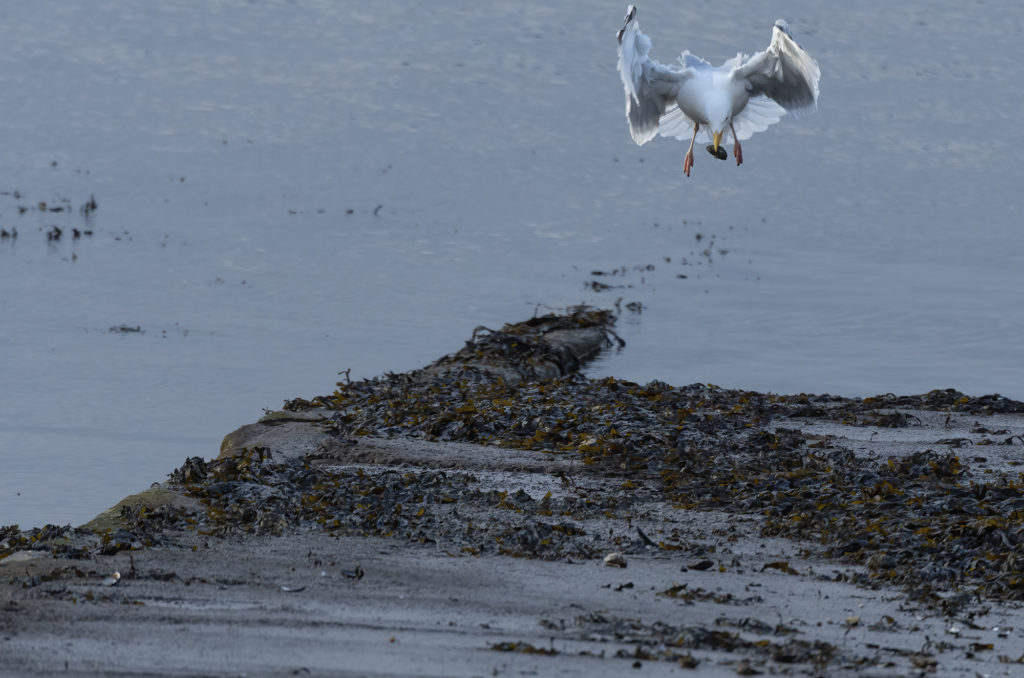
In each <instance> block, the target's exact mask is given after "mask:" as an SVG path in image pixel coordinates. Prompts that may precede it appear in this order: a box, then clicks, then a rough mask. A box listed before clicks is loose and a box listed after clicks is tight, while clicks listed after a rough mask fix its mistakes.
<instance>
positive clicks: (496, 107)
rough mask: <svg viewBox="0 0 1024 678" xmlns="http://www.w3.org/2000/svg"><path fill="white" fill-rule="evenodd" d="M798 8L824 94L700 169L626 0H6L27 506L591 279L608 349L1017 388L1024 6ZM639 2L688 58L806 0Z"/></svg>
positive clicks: (611, 370) (758, 382)
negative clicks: (650, 136)
mask: <svg viewBox="0 0 1024 678" xmlns="http://www.w3.org/2000/svg"><path fill="white" fill-rule="evenodd" d="M783 5H784V10H783V11H780V12H779V13H780V14H785V15H786V18H788V19H789V21H790V23H791V25H792V26H793V28H794V30H795V31H796V32H797V35H798V37H799V38H800V39H801V42H802V44H803V45H804V46H805V47H806V48H807V49H808V50H809V51H810V52H811V53H812V54H813V55H814V56H815V57H816V58H817V59H818V61H819V63H820V64H821V69H822V74H823V75H822V109H821V110H820V111H818V112H817V113H816V114H814V115H813V116H810V117H807V118H804V119H801V120H792V119H784V120H783V121H782V122H781V123H780V124H779V125H776V126H775V127H773V128H772V129H771V130H769V131H768V132H766V133H764V134H759V135H756V136H755V137H754V138H752V139H751V140H750V141H749V142H747V144H745V145H744V155H745V162H744V165H743V166H742V167H740V168H737V167H735V166H734V165H732V164H731V163H719V162H717V161H714V160H713V159H711V158H710V157H707V156H703V157H698V158H697V163H698V164H697V166H696V167H695V168H694V172H693V176H692V177H691V178H690V179H686V178H684V177H683V176H682V172H681V170H682V154H683V151H684V150H685V148H684V146H683V145H682V144H680V143H678V142H675V141H674V140H666V139H656V140H655V141H654V142H652V143H651V144H649V145H647V146H644V147H642V148H637V147H636V146H634V145H633V144H632V141H631V140H630V139H629V135H628V133H627V131H626V126H625V121H624V119H623V114H622V108H623V106H622V91H621V86H620V84H619V82H618V77H617V75H616V73H615V71H614V62H615V40H614V35H615V31H616V30H617V29H618V27H619V21H620V19H621V15H622V9H623V8H622V7H620V6H619V5H618V4H614V5H612V4H611V3H605V4H603V5H601V6H600V7H595V5H594V4H593V3H584V2H567V3H560V4H558V5H557V6H550V5H543V6H535V7H524V6H522V5H521V3H511V2H497V3H490V4H488V5H487V6H486V7H483V6H478V5H475V4H471V3H464V2H449V3H419V4H410V3H407V2H393V1H391V0H387V1H384V2H378V3H373V4H372V5H369V6H367V5H360V6H359V9H358V10H355V9H353V8H354V7H355V6H354V5H350V4H346V3H334V2H319V3H316V2H312V3H302V4H287V3H276V2H274V3H249V2H244V1H243V0H230V1H229V0H223V1H219V2H208V3H176V2H170V3H160V4H159V5H157V4H153V3H148V2H142V1H141V0H138V1H137V2H120V3H111V4H107V5H105V6H102V7H95V6H89V7H85V6H82V7H79V6H77V5H74V4H69V3H60V2H48V1H47V2H37V3H23V4H22V5H18V6H12V7H10V8H8V12H7V16H6V17H5V21H4V22H3V24H2V25H0V44H3V45H4V49H3V50H0V88H2V91H3V92H4V93H5V94H4V122H5V124H4V127H3V131H2V132H0V134H2V135H3V137H2V139H0V141H2V143H0V160H2V166H3V167H4V168H5V171H4V174H3V179H2V181H0V193H2V194H0V228H4V229H8V230H12V229H14V228H16V229H17V231H18V237H17V238H16V239H13V238H7V239H0V285H2V287H3V290H4V293H3V295H2V297H0V317H2V319H3V320H2V324H0V345H2V351H0V356H2V357H0V369H2V374H3V385H4V388H3V391H2V396H0V397H2V400H0V411H2V412H3V414H4V416H3V420H2V422H0V464H2V467H3V472H2V473H0V524H3V523H12V522H18V523H22V524H23V525H28V524H41V523H43V522H58V523H64V522H75V523H77V522H82V521H84V520H86V519H88V518H90V517H92V515H94V514H95V513H97V512H98V511H100V510H102V509H104V508H106V507H107V506H109V505H110V504H112V503H113V502H114V501H116V500H117V499H118V498H120V497H121V496H123V495H125V494H128V493H130V492H133V491H137V490H139V489H141V488H144V487H145V486H146V485H147V484H148V483H149V482H151V481H154V480H159V479H161V478H162V477H163V475H164V474H165V473H167V472H168V471H169V470H170V469H171V468H173V467H174V466H176V465H177V464H179V463H180V462H181V461H182V460H183V459H184V458H185V457H186V456H189V455H194V454H198V455H202V456H206V457H210V456H214V455H215V454H216V453H217V447H218V445H219V441H220V438H221V436H223V435H224V434H225V433H227V432H228V431H230V430H231V429H233V428H235V427H237V426H239V425H241V424H244V423H247V422H249V421H252V420H253V419H255V418H256V417H257V416H259V414H260V409H261V408H263V407H271V408H273V407H277V406H278V405H280V403H281V402H282V401H283V400H284V399H287V398H291V397H293V396H298V395H302V396H307V397H308V396H311V395H315V394H320V393H325V392H327V391H329V390H330V389H331V388H332V387H333V383H334V381H335V380H336V379H337V372H338V371H341V370H345V369H349V368H351V370H352V372H351V373H352V376H353V377H365V376H372V375H375V374H379V373H381V372H384V371H386V370H393V371H401V370H406V369H410V368H413V367H417V366H420V365H423V364H425V363H427V362H429V361H431V360H433V359H434V358H436V357H437V356H439V355H440V354H442V353H445V352H449V351H454V350H456V349H457V348H458V347H459V346H461V344H462V341H463V340H464V339H465V338H466V337H467V336H468V335H469V333H470V332H471V331H472V328H473V327H475V326H477V325H480V324H483V325H488V326H496V325H500V324H501V323H502V322H504V321H509V320H517V319H521V318H523V317H525V316H528V315H530V314H532V313H534V312H535V311H537V310H541V311H543V310H544V309H545V308H548V307H559V306H563V305H566V304H574V303H579V302H587V303H592V304H596V305H602V306H611V305H613V304H615V303H616V301H619V303H620V305H621V306H622V308H623V317H622V320H621V322H620V333H621V334H622V336H623V337H624V338H625V339H626V340H627V342H628V346H627V347H626V349H625V350H623V351H621V352H617V353H610V354H608V355H606V356H605V357H603V358H602V359H601V360H600V361H599V362H598V363H597V364H596V365H594V366H592V368H591V373H593V374H600V375H604V374H614V375H616V376H620V377H623V378H627V379H632V380H636V381H641V382H642V381H647V380H650V379H655V378H657V379H661V380H664V381H668V382H672V383H689V382H694V381H702V382H713V383H717V384H720V385H724V386H739V387H748V388H755V389H761V390H771V391H776V392H796V391H815V392H822V391H831V392H837V393H842V394H844V395H866V394H871V393H876V392H887V391H890V392H900V393H908V392H919V391H924V390H928V389H931V388H937V387H955V388H959V389H961V390H964V391H967V392H971V393H975V394H980V393H987V392H1001V393H1003V394H1004V395H1008V396H1012V397H1017V398H1024V389H1022V387H1021V384H1022V383H1024V379H1022V376H1024V370H1022V367H1021V363H1020V361H1019V359H1018V352H1017V350H1016V349H1017V346H1018V344H1019V337H1020V336H1021V335H1022V333H1024V332H1022V330H1024V326H1022V325H1024V321H1022V317H1021V314H1020V302H1019V299H1018V296H1019V295H1018V294H1017V293H1016V290H1018V289H1020V286H1021V282H1022V281H1021V276H1022V274H1021V271H1022V270H1024V266H1022V263H1024V262H1022V256H1024V255H1022V250H1021V248H1019V247H1018V246H1017V242H1018V238H1019V236H1018V231H1019V226H1020V222H1021V197H1020V190H1019V187H1020V186H1021V185H1024V181H1022V171H1021V170H1020V168H1019V165H1018V164H1017V163H1016V160H1015V158H1014V155H1013V153H1012V152H1011V149H1015V148H1020V147H1021V142H1022V139H1021V135H1022V132H1021V130H1020V126H1019V125H1018V124H1017V121H1016V117H1017V112H1018V111H1019V110H1021V109H1022V103H1024V102H1022V98H1024V91H1022V90H1020V88H1014V87H1006V86H1005V83H1013V82H1019V81H1020V80H1021V76H1022V75H1024V74H1022V73H1021V70H1022V67H1021V66H1020V63H1019V59H1018V58H1017V51H1016V48H1015V45H1016V44H1018V43H1019V41H1020V39H1021V33H1022V25H1024V9H1019V8H1016V6H1014V7H1005V6H1000V7H998V8H995V7H989V6H986V5H984V4H981V3H974V4H973V5H972V4H971V3H968V5H970V6H965V5H964V3H962V2H960V3H953V2H951V1H946V2H939V3H938V4H936V3H932V4H930V5H928V6H927V8H923V7H922V8H913V7H906V8H903V7H893V6H891V5H890V4H888V3H881V2H870V3H861V4H860V5H858V6H857V7H856V8H850V9H842V10H838V9H835V8H832V7H826V6H821V5H819V4H818V3H811V2H808V1H794V2H788V3H783ZM640 9H641V14H640V21H641V24H642V25H643V26H644V28H645V30H646V31H647V32H649V33H650V34H651V36H652V38H653V40H654V45H655V47H654V54H655V56H656V57H658V58H660V59H661V60H662V61H669V60H671V59H672V57H673V55H674V53H675V52H676V51H678V50H680V49H682V48H684V47H687V48H689V49H691V50H693V51H694V52H695V53H698V54H701V55H702V56H705V57H708V58H711V59H712V60H716V61H717V60H724V59H725V58H728V57H730V56H732V55H733V54H734V53H735V51H736V50H737V49H746V50H748V51H753V50H755V49H761V48H762V47H763V46H764V45H765V44H766V43H767V40H768V38H769V36H770V29H771V25H772V22H773V21H774V19H775V18H777V17H776V16H775V15H774V14H773V15H766V14H765V15H761V14H757V13H756V12H755V13H754V14H749V12H750V9H749V8H748V7H747V6H746V5H740V4H736V3H731V2H726V3H697V4H695V5H693V6H689V5H688V6H687V7H685V8H681V7H679V6H678V3H670V2H667V1H665V0H662V1H658V2H650V3H647V4H645V5H643V6H642V7H641V8H640ZM965 12H966V13H968V14H969V16H970V21H962V20H960V19H958V17H959V16H961V15H964V13H965ZM879 17H884V18H885V21H880V20H879ZM695 26H698V27H699V29H695V28H694V27H695ZM15 192H17V193H15ZM91 195H95V196H96V199H97V202H98V205H99V207H98V209H97V210H96V211H95V212H94V213H93V214H92V215H91V216H90V217H89V218H88V219H86V217H84V216H83V215H82V214H81V212H80V211H79V208H80V206H81V205H82V204H83V203H85V202H86V201H87V200H88V199H89V196H91ZM40 202H46V203H47V206H48V207H47V209H46V210H45V211H44V210H41V209H40V206H39V203H40ZM56 205H68V206H70V208H71V209H70V210H69V211H62V212H52V211H50V209H49V207H52V206H56ZM19 208H21V209H19ZM54 226H56V227H58V228H60V229H63V233H64V235H63V237H62V238H60V239H59V240H54V239H52V238H51V239H48V238H47V233H50V232H52V228H53V227H54ZM75 228H78V229H80V230H84V229H86V228H89V229H91V230H92V231H93V235H92V236H89V237H84V236H83V237H79V238H78V239H75V238H73V237H69V235H68V234H70V233H71V232H72V229H75ZM594 272H601V273H603V274H604V275H596V274H594ZM592 281H597V282H599V283H601V284H600V285H597V286H594V285H592V284H591V283H592ZM602 286H607V287H602ZM595 288H597V289H595ZM598 290H600V291H598ZM630 303H632V304H633V308H634V309H637V308H638V304H639V305H642V312H639V313H637V312H635V311H629V310H626V308H625V305H626V304H630ZM122 325H124V326H128V327H136V326H137V327H139V329H140V331H139V332H128V333H125V332H111V331H110V328H112V327H118V326H122Z"/></svg>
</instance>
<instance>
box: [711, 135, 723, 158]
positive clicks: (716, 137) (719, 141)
mask: <svg viewBox="0 0 1024 678" xmlns="http://www.w3.org/2000/svg"><path fill="white" fill-rule="evenodd" d="M711 136H712V137H713V141H714V142H715V152H716V153H717V152H718V147H719V146H721V145H722V133H721V132H712V133H711Z"/></svg>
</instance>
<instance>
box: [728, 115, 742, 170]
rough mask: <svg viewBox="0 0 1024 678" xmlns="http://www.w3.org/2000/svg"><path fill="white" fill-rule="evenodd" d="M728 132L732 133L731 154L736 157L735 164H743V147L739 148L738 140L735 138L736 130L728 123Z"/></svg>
mask: <svg viewBox="0 0 1024 678" xmlns="http://www.w3.org/2000/svg"><path fill="white" fill-rule="evenodd" d="M729 130H730V131H731V132H732V154H733V155H735V156H736V164H737V165H742V164H743V147H741V146H740V140H739V139H737V138H736V130H735V129H733V127H732V123H731V122H730V123H729Z"/></svg>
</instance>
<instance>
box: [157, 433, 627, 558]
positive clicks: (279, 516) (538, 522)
mask: <svg viewBox="0 0 1024 678" xmlns="http://www.w3.org/2000/svg"><path fill="white" fill-rule="evenodd" d="M186 476H187V477H188V478H189V479H188V480H184V478H185V477H186ZM171 480H172V482H178V483H181V484H182V486H183V487H184V488H185V490H186V491H187V493H188V494H190V495H192V496H195V497H198V498H199V499H201V500H202V502H203V504H204V505H205V507H206V508H205V511H203V512H199V513H193V514H188V515H182V516H181V520H180V522H179V525H180V526H183V527H186V528H188V529H193V530H197V531H198V532H199V533H200V534H207V535H224V534H231V533H236V532H249V533H258V534H278V535H279V534H282V533H284V532H285V531H286V530H293V529H319V530H323V531H326V532H328V533H331V534H339V535H340V534H359V535H367V536H368V535H373V536H384V537H401V538H404V539H409V540H413V541H417V542H421V543H440V544H442V545H443V546H445V547H447V548H450V549H455V550H457V551H460V552H463V553H469V554H473V555H479V554H482V553H500V554H504V555H512V556H528V557H537V558H561V557H576V558H593V557H597V556H599V555H603V553H602V552H601V551H600V550H599V549H597V548H596V547H595V545H593V544H591V543H590V542H589V540H588V539H587V537H586V531H585V530H583V529H582V528H581V527H580V526H579V524H578V522H579V521H582V520H586V519H588V518H592V517H595V516H599V515H603V513H604V512H605V511H608V510H609V509H611V508H617V507H618V506H619V502H618V501H617V500H615V499H614V498H610V497H602V496H596V497H595V498H588V497H585V496H582V497H568V498H565V497H563V498H553V497H551V496H547V497H544V498H542V499H540V500H537V499H534V498H532V497H531V496H530V495H529V494H527V493H526V492H523V491H522V490H519V491H517V492H513V493H510V492H506V491H496V490H483V489H481V488H480V486H479V483H478V482H477V480H476V478H474V477H473V476H472V475H471V474H467V473H459V472H449V471H419V470H417V471H390V470H387V471H382V472H373V473H370V472H366V471H363V470H362V469H357V470H354V471H351V472H348V471H335V470H329V469H324V468H320V467H316V466H313V465H311V464H310V462H309V461H307V460H304V459H296V458H290V459H284V460H280V461H278V460H274V459H273V458H272V457H271V456H270V455H269V454H268V453H267V452H266V450H263V449H260V448H257V449H250V450H246V451H245V452H244V453H243V454H241V455H238V456H235V457H229V458H225V459H219V460H217V461H213V462H209V463H206V462H203V461H202V460H200V459H198V458H193V459H190V460H189V461H188V462H186V464H185V465H184V466H182V467H181V468H180V469H178V470H177V471H175V472H174V473H173V474H172V476H171ZM584 494H585V493H584Z"/></svg>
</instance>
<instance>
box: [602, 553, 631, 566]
mask: <svg viewBox="0 0 1024 678" xmlns="http://www.w3.org/2000/svg"><path fill="white" fill-rule="evenodd" d="M604 564H605V565H607V566H608V567H626V565H627V563H626V556H624V555H622V554H621V553H618V552H615V553H609V554H608V555H606V556H605V557H604Z"/></svg>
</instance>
